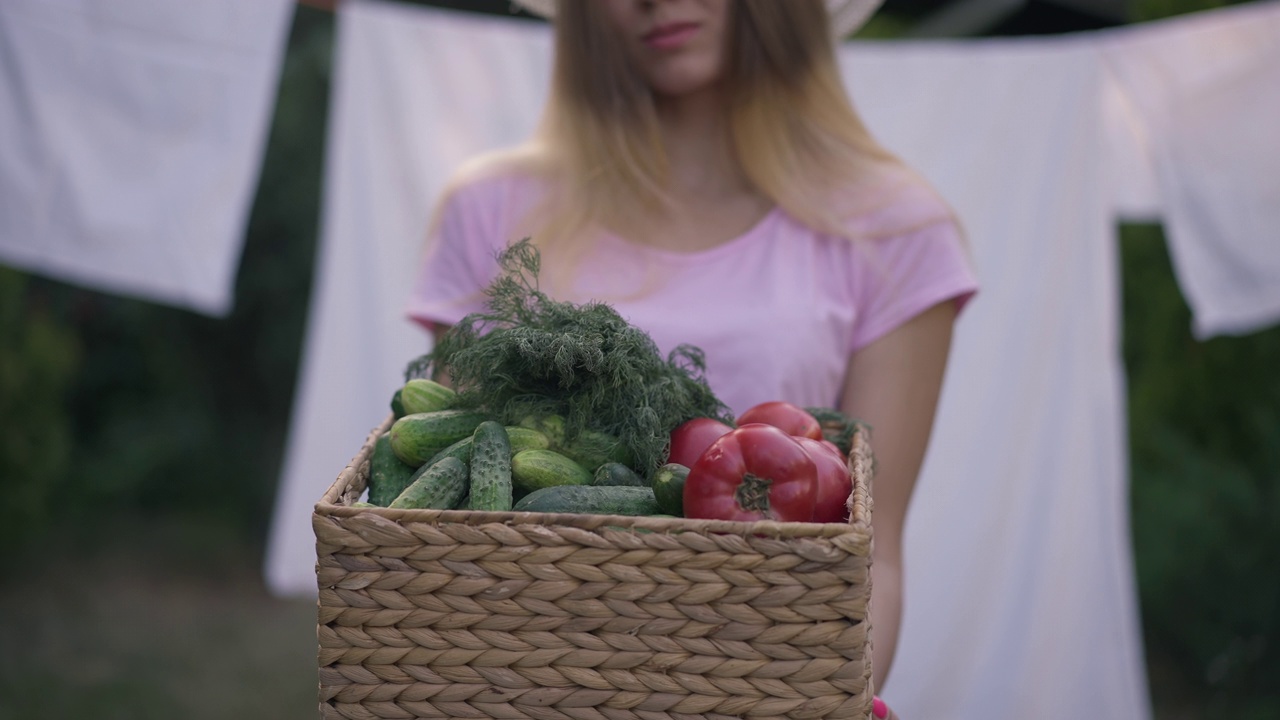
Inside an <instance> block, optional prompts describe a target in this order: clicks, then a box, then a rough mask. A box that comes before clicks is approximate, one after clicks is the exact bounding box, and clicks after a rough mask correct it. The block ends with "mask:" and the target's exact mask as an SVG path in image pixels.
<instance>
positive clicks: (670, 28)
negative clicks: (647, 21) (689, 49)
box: [644, 23, 698, 50]
mask: <svg viewBox="0 0 1280 720" xmlns="http://www.w3.org/2000/svg"><path fill="white" fill-rule="evenodd" d="M697 33H698V24H697V23H670V24H667V25H659V26H658V27H656V28H654V29H653V30H650V31H649V32H648V33H646V34H645V36H644V44H645V45H648V46H649V47H651V48H653V49H655V50H674V49H676V48H678V47H680V46H681V45H684V44H685V43H686V42H688V41H689V39H690V38H692V37H693V36H694V35H696V34H697Z"/></svg>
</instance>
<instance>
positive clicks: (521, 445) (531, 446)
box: [506, 425, 551, 455]
mask: <svg viewBox="0 0 1280 720" xmlns="http://www.w3.org/2000/svg"><path fill="white" fill-rule="evenodd" d="M506 430H507V439H508V440H510V441H511V454H512V455H514V454H516V453H518V452H520V451H521V450H546V449H548V448H550V447H551V440H550V439H548V438H547V436H546V435H545V434H544V433H541V432H538V431H537V430H532V429H530V428H525V427H515V426H513V425H508V426H507V428H506Z"/></svg>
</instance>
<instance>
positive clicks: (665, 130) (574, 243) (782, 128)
mask: <svg viewBox="0 0 1280 720" xmlns="http://www.w3.org/2000/svg"><path fill="white" fill-rule="evenodd" d="M525 1H526V2H527V3H529V4H531V5H532V6H548V5H549V3H547V2H545V1H544V2H536V1H535V0H525ZM828 5H833V7H832V8H831V9H829V8H828ZM874 5H875V1H870V2H869V0H861V1H860V2H859V1H858V0H852V1H849V0H846V1H845V2H834V3H828V4H824V3H823V2H822V0H786V1H785V2H780V1H779V0H559V1H558V2H556V3H555V5H554V8H553V10H554V16H555V33H556V36H555V37H556V39H555V65H554V70H553V83H552V88H551V93H550V99H549V102H548V105H547V107H546V109H545V111H544V115H543V119H542V124H541V127H540V130H539V132H538V133H537V134H536V136H535V137H533V138H532V139H530V140H529V141H528V142H527V143H525V144H524V145H522V146H520V147H517V148H514V149H511V150H508V151H504V152H502V153H498V154H496V155H491V156H488V157H485V158H482V159H480V160H477V161H476V162H475V163H472V164H471V165H470V166H469V167H467V168H464V169H463V170H462V171H461V172H460V173H459V174H458V175H457V177H456V178H455V181H454V182H453V183H452V186H451V188H450V189H449V191H448V192H447V193H446V194H445V196H444V198H443V199H442V201H441V203H440V206H439V208H438V212H437V218H436V221H435V223H434V225H433V229H432V232H431V243H430V252H429V254H428V257H427V261H426V262H425V264H424V266H423V268H422V271H421V274H420V277H419V281H418V283H417V285H416V288H415V290H414V295H413V298H412V301H411V303H410V308H409V315H410V317H412V318H413V319H415V320H416V321H418V322H420V323H421V324H422V325H424V326H425V327H426V328H428V329H429V330H430V331H432V332H439V331H441V330H443V329H445V328H447V327H448V326H449V325H451V324H453V323H455V322H457V321H458V320H459V319H460V318H461V317H462V316H463V315H465V314H467V313H468V312H472V311H475V310H478V309H480V307H481V303H482V297H481V294H480V291H481V290H482V289H483V288H484V287H485V286H486V285H488V283H489V281H490V280H491V279H492V278H493V277H494V275H495V274H496V272H497V266H496V264H495V263H494V256H495V255H496V254H497V253H498V252H499V251H500V249H501V248H502V247H504V246H506V245H507V244H509V243H511V242H513V241H515V240H519V239H520V238H522V237H526V236H529V237H532V238H533V241H534V243H535V244H536V245H538V246H539V247H540V248H541V250H542V255H543V268H544V269H543V277H542V279H543V286H544V289H550V290H551V293H552V294H553V295H556V296H559V297H561V298H563V299H569V300H585V299H597V300H604V301H607V302H609V303H610V304H612V305H613V306H614V307H615V308H616V309H617V310H618V311H619V312H620V313H621V314H622V315H623V316H624V317H626V318H627V319H628V320H629V321H630V322H631V323H632V324H633V325H636V326H637V327H640V328H642V329H644V330H645V331H646V332H648V333H649V334H650V335H651V336H652V337H653V339H654V340H655V342H656V343H657V344H658V346H659V347H660V348H661V349H662V350H663V351H664V352H666V351H668V350H670V349H671V348H673V347H674V346H676V345H678V344H680V343H691V344H694V345H697V346H698V347H700V348H702V349H703V351H704V352H705V353H706V359H707V365H708V368H707V379H708V382H709V383H710V385H711V387H712V389H713V390H714V391H715V392H716V394H717V395H718V396H719V397H720V398H721V399H722V400H723V401H725V402H726V404H728V405H729V407H730V408H731V409H732V410H733V411H734V412H741V411H743V410H745V409H746V408H748V407H750V406H752V405H754V404H756V403H759V402H763V401H766V400H787V401H790V402H793V403H796V404H798V405H802V406H814V405H817V406H835V407H840V408H842V409H843V410H845V411H846V412H848V413H849V414H850V415H853V416H855V417H859V418H862V419H864V420H866V421H867V422H868V423H870V424H871V426H872V427H873V428H874V447H875V452H876V457H877V475H876V479H875V486H874V488H873V493H874V500H875V513H874V515H873V522H874V532H875V537H876V543H875V550H874V557H873V566H874V573H875V582H874V585H873V598H872V606H871V607H872V611H873V613H874V619H873V623H872V634H873V646H874V672H875V678H874V679H875V683H876V687H880V686H882V684H883V683H884V681H885V677H886V675H887V673H888V670H889V667H890V665H891V663H892V660H893V655H894V648H895V645H896V639H897V635H898V626H899V622H900V618H901V608H902V600H903V599H902V531H903V523H904V520H905V517H906V511H907V506H908V502H909V500H910V498H911V493H912V490H913V488H914V486H915V482H916V475H917V472H918V470H919V468H920V464H921V460H922V458H923V456H924V453H925V449H926V446H927V444H928V439H929V435H930V431H931V426H932V423H933V418H934V411H935V407H936V405H937V401H938V396H939V391H940V387H941V383H942V378H943V373H944V370H945V367H946V363H947V355H948V351H949V348H950V343H951V332H952V325H953V322H954V320H955V318H956V314H957V312H958V311H959V310H960V308H961V307H962V306H963V304H964V302H965V301H966V300H967V299H968V298H969V297H970V296H971V295H972V294H973V293H974V291H975V290H976V283H975V280H974V276H973V273H972V271H971V269H970V266H969V263H968V261H967V256H966V253H965V249H964V244H963V241H962V238H961V232H960V230H959V227H958V225H957V222H956V220H955V218H954V216H953V214H952V212H951V210H950V209H949V207H948V206H947V205H946V204H945V203H944V202H943V201H942V200H940V199H939V198H938V196H937V195H936V194H935V192H934V191H933V190H932V188H931V187H930V186H929V185H928V183H927V182H925V181H924V180H923V179H922V178H920V177H919V176H918V175H917V174H916V173H914V172H913V171H912V170H911V169H910V168H908V167H906V166H905V165H904V164H903V163H902V162H901V161H899V160H898V159H897V158H896V157H894V156H893V155H892V154H890V153H889V152H887V151H886V150H885V149H884V148H882V147H881V146H880V145H878V144H877V143H876V141H875V140H873V139H872V137H871V136H870V134H869V133H868V132H867V130H866V129H865V127H864V126H863V124H862V122H861V121H860V120H859V118H858V116H857V114H856V113H855V112H854V110H853V107H852V105H851V103H850V101H849V99H848V97H847V96H846V94H845V91H844V85H843V83H842V80H841V77H840V73H839V70H838V67H837V64H836V59H835V52H834V43H833V36H834V32H833V27H832V22H833V18H837V19H846V20H847V19H851V18H852V19H853V20H854V21H855V22H856V21H857V20H858V19H860V16H862V17H865V15H866V14H867V12H866V11H867V10H868V9H869V7H874ZM839 29H840V30H843V31H845V32H847V31H850V30H851V29H852V28H851V27H850V26H849V24H848V23H845V24H844V25H843V27H841V28H839ZM880 709H881V707H880V706H878V708H877V710H880Z"/></svg>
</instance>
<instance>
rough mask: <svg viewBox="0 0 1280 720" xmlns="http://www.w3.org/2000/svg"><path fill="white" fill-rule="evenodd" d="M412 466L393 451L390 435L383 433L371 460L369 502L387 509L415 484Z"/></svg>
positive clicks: (375, 446) (374, 448) (375, 444)
mask: <svg viewBox="0 0 1280 720" xmlns="http://www.w3.org/2000/svg"><path fill="white" fill-rule="evenodd" d="M413 471H414V467H413V466H412V465H406V464H405V463H404V462H403V461H401V460H400V458H398V457H396V453H395V451H394V450H392V449H391V435H390V433H383V434H382V436H381V437H379V438H378V440H377V442H376V443H374V446H373V457H372V458H370V459H369V502H371V503H373V504H374V505H377V506H379V507H386V506H387V505H389V504H391V501H392V500H395V499H396V498H397V497H399V495H400V493H402V492H404V489H405V488H407V487H409V483H411V482H413Z"/></svg>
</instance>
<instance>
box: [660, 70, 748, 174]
mask: <svg viewBox="0 0 1280 720" xmlns="http://www.w3.org/2000/svg"><path fill="white" fill-rule="evenodd" d="M657 111H658V127H659V131H660V132H661V133H662V143H663V147H664V149H665V151H666V155H667V162H668V167H669V168H670V173H671V174H670V184H671V186H670V187H669V188H668V190H670V192H671V196H672V197H673V198H691V199H692V198H696V199H716V198H719V197H724V196H732V195H741V194H743V193H751V192H752V190H751V183H750V182H749V181H748V180H747V177H746V174H745V173H744V172H743V170H742V166H741V164H739V162H738V160H737V157H736V154H735V152H734V147H733V138H732V136H731V135H730V129H729V118H728V114H727V112H726V111H725V107H724V101H723V98H722V97H720V95H719V94H718V92H717V91H716V90H714V89H708V90H706V91H703V92H699V93H695V94H692V95H687V96H682V97H679V98H658V100H657Z"/></svg>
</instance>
